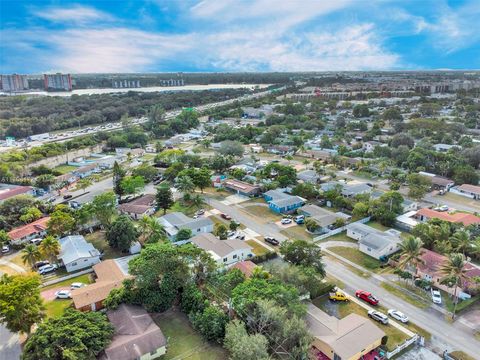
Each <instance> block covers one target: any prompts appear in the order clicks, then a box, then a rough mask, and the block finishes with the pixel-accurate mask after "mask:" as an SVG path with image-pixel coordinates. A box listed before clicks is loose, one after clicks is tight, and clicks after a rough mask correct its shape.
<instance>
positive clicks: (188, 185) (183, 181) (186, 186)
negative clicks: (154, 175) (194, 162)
mask: <svg viewBox="0 0 480 360" xmlns="http://www.w3.org/2000/svg"><path fill="white" fill-rule="evenodd" d="M175 187H176V188H177V189H178V190H179V191H181V192H182V193H183V194H190V193H192V192H193V190H195V184H194V183H193V181H192V178H191V177H190V176H188V175H183V176H179V177H178V178H177V181H176V182H175Z"/></svg>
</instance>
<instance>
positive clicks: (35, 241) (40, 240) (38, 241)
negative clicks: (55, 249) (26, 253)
mask: <svg viewBox="0 0 480 360" xmlns="http://www.w3.org/2000/svg"><path fill="white" fill-rule="evenodd" d="M42 240H43V239H42V238H35V239H32V240H30V243H31V244H33V245H38V244H40V243H41V242H42Z"/></svg>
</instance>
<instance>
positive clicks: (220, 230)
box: [213, 223, 228, 240]
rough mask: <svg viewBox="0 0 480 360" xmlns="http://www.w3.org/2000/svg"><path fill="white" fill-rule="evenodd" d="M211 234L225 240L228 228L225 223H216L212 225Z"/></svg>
mask: <svg viewBox="0 0 480 360" xmlns="http://www.w3.org/2000/svg"><path fill="white" fill-rule="evenodd" d="M213 234H214V235H215V236H218V237H219V238H220V240H226V239H227V234H228V229H227V227H226V226H225V224H221V223H217V224H215V225H214V227H213Z"/></svg>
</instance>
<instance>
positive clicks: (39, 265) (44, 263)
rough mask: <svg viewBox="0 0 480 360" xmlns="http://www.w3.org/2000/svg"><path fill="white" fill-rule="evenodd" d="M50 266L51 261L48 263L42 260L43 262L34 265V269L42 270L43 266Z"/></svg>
mask: <svg viewBox="0 0 480 360" xmlns="http://www.w3.org/2000/svg"><path fill="white" fill-rule="evenodd" d="M48 264H50V261H48V260H41V261H37V262H36V263H35V264H34V265H33V267H34V268H35V269H40V268H41V267H42V266H45V265H48Z"/></svg>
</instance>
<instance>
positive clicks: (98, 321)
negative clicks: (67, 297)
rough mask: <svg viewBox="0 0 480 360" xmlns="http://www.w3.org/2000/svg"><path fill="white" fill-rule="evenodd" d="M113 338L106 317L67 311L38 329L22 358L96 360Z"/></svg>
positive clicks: (27, 359) (92, 312) (30, 359)
mask: <svg viewBox="0 0 480 360" xmlns="http://www.w3.org/2000/svg"><path fill="white" fill-rule="evenodd" d="M112 336H113V326H112V325H111V324H110V323H109V321H108V319H107V317H106V315H105V314H103V313H101V312H96V311H91V312H81V311H77V310H73V309H67V310H66V311H65V313H64V314H63V315H62V316H60V317H58V318H51V319H49V320H47V321H45V322H44V323H42V324H40V325H39V326H38V329H37V330H36V331H35V333H34V334H33V335H32V336H31V337H30V338H29V339H28V340H27V342H26V344H25V348H24V351H23V355H22V359H23V360H37V359H57V360H71V359H78V360H90V359H95V358H96V357H97V356H98V354H100V352H101V351H102V350H103V349H104V348H105V347H106V346H107V345H108V344H109V342H110V340H111V338H112Z"/></svg>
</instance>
